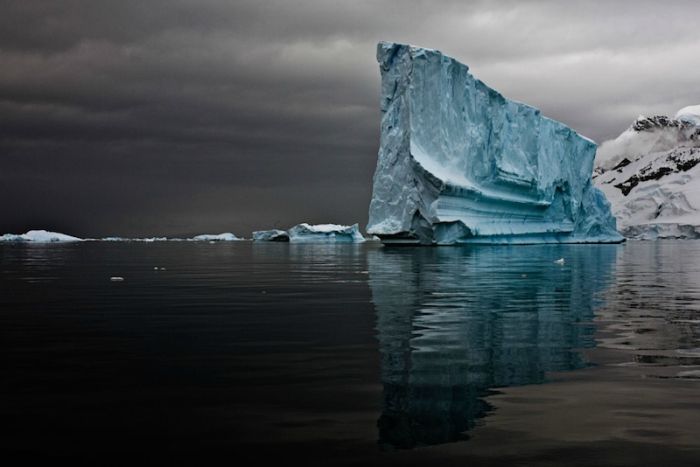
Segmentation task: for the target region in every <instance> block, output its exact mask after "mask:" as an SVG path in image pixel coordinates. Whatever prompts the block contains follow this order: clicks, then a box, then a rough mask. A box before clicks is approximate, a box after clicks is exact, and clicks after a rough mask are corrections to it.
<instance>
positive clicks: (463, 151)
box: [367, 42, 623, 244]
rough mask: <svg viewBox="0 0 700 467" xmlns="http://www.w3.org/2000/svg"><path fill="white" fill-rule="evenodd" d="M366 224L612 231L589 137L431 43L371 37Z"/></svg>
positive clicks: (519, 234)
mask: <svg viewBox="0 0 700 467" xmlns="http://www.w3.org/2000/svg"><path fill="white" fill-rule="evenodd" d="M377 60H378V61H379V64H380V70H381V75H382V84H381V90H382V91H381V104H380V108H381V112H382V122H381V140H380V148H379V158H378V162H377V169H376V172H375V174H374V187H373V192H372V201H371V203H370V208H369V223H368V226H367V232H368V233H369V234H371V235H377V236H379V237H380V238H381V239H382V241H383V242H385V243H420V244H454V243H541V242H620V241H622V240H623V238H622V237H621V236H620V235H619V234H618V233H617V231H616V229H615V218H614V217H613V216H612V215H611V213H610V208H609V204H608V202H607V201H606V199H605V197H604V196H603V195H602V193H601V192H600V191H599V190H598V189H596V188H594V187H593V186H592V183H591V174H592V169H593V159H594V156H595V143H593V142H592V141H591V140H589V139H588V138H585V137H582V136H581V135H579V134H578V133H576V132H575V131H573V130H572V129H570V128H568V127H567V126H565V125H563V124H562V123H559V122H556V121H554V120H550V119H548V118H545V117H543V116H541V115H540V111H539V110H537V109H535V108H533V107H530V106H527V105H524V104H520V103H517V102H513V101H510V100H508V99H506V98H505V97H503V96H502V95H501V94H500V93H498V92H497V91H495V90H493V89H491V88H489V87H488V86H486V85H485V84H484V83H483V82H481V81H479V80H478V79H476V78H474V77H473V76H472V75H471V74H470V73H469V71H468V67H467V66H466V65H463V64H461V63H459V62H458V61H456V60H454V59H452V58H450V57H447V56H445V55H443V54H442V53H440V52H438V51H435V50H430V49H422V48H418V47H413V46H408V45H401V44H394V43H388V42H382V43H380V44H379V45H378V47H377Z"/></svg>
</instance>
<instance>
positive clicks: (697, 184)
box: [594, 106, 700, 239]
mask: <svg viewBox="0 0 700 467" xmlns="http://www.w3.org/2000/svg"><path fill="white" fill-rule="evenodd" d="M693 118H696V120H694V119H693ZM595 172H596V175H595V178H594V181H595V184H596V185H597V186H598V187H599V188H600V189H601V190H603V192H605V194H606V196H607V198H608V199H609V200H610V203H611V204H612V210H613V214H615V216H617V220H618V224H619V227H620V231H621V232H622V233H623V234H624V235H625V236H626V237H630V238H638V239H656V238H700V106H690V107H685V108H684V109H681V110H680V111H679V112H678V113H677V114H676V118H673V119H671V118H668V117H665V116H654V117H643V116H640V117H638V118H637V120H636V121H635V122H634V123H633V124H632V126H630V128H628V129H627V130H625V131H624V132H623V133H622V134H621V135H620V136H618V137H617V138H615V139H614V140H611V141H606V142H605V143H603V144H602V145H601V146H600V148H599V150H598V154H597V156H596V169H595Z"/></svg>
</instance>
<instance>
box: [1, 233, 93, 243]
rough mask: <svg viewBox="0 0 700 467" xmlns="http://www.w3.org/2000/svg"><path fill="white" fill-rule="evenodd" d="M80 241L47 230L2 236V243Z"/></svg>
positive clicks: (79, 239) (76, 238)
mask: <svg viewBox="0 0 700 467" xmlns="http://www.w3.org/2000/svg"><path fill="white" fill-rule="evenodd" d="M80 241H82V239H81V238H78V237H73V236H71V235H66V234H62V233H58V232H48V231H46V230H30V231H29V232H27V233H23V234H5V235H2V236H0V242H29V243H57V242H80Z"/></svg>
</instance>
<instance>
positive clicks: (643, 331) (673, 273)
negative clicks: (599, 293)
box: [597, 241, 700, 378]
mask: <svg viewBox="0 0 700 467" xmlns="http://www.w3.org/2000/svg"><path fill="white" fill-rule="evenodd" d="M618 264H619V267H618V273H617V274H616V280H615V281H614V284H613V285H612V286H611V287H610V288H609V289H608V292H607V294H606V295H607V296H609V300H607V301H606V305H605V306H604V307H602V308H601V309H600V310H599V311H598V313H597V315H598V320H599V321H600V322H601V324H603V325H605V327H606V330H607V331H608V333H607V334H606V335H605V336H604V337H603V338H602V339H601V340H600V344H601V345H602V346H605V347H607V348H614V349H619V350H625V351H629V352H631V353H632V355H633V362H634V363H635V364H637V365H641V366H643V367H644V368H645V369H646V374H647V376H652V377H662V378H670V377H678V378H689V377H693V378H700V370H698V367H700V348H698V345H699V344H698V343H700V242H695V241H690V242H682V241H680V242H670V241H659V242H649V243H647V242H629V243H628V244H627V245H626V247H625V248H624V249H621V250H620V251H619V253H618Z"/></svg>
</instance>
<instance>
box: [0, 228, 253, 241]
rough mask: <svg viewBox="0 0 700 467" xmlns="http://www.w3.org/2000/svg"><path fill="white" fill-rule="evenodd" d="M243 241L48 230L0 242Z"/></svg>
mask: <svg viewBox="0 0 700 467" xmlns="http://www.w3.org/2000/svg"><path fill="white" fill-rule="evenodd" d="M239 240H243V239H242V238H239V237H236V236H235V235H234V234H233V233H231V232H225V233H221V234H202V235H197V236H194V237H191V238H176V237H171V238H169V237H144V238H129V237H114V236H112V237H103V238H78V237H73V236H71V235H66V234H62V233H58V232H48V231H46V230H30V231H29V232H27V233H24V234H10V233H8V234H4V235H1V236H0V242H27V243H58V242H82V241H89V242H145V243H153V242H231V241H239Z"/></svg>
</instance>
